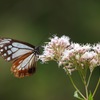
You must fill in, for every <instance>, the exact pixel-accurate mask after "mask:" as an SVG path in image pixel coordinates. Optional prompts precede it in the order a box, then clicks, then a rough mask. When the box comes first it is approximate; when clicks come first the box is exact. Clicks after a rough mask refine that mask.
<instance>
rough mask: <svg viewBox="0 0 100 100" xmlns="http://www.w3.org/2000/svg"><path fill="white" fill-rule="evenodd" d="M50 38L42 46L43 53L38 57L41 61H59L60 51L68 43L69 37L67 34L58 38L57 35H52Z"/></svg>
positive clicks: (61, 51)
mask: <svg viewBox="0 0 100 100" xmlns="http://www.w3.org/2000/svg"><path fill="white" fill-rule="evenodd" d="M50 40H51V41H50V42H48V43H46V45H45V46H43V48H44V51H43V54H42V55H40V57H39V59H40V60H42V62H45V61H49V60H57V61H59V60H60V58H61V56H62V53H63V52H64V51H65V49H66V48H68V47H69V45H70V42H69V37H67V36H62V37H61V38H59V37H58V36H54V37H53V38H50Z"/></svg>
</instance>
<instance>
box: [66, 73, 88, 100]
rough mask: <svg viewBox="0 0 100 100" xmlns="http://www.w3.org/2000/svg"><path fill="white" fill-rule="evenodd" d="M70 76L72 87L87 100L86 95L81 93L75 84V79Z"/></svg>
mask: <svg viewBox="0 0 100 100" xmlns="http://www.w3.org/2000/svg"><path fill="white" fill-rule="evenodd" d="M68 76H69V78H70V81H71V83H72V85H73V87H74V88H75V89H76V91H77V92H78V93H79V94H80V95H81V96H82V98H83V99H84V100H86V98H85V97H84V95H83V94H82V93H81V92H80V90H79V89H78V88H77V87H76V85H75V84H74V81H73V79H72V78H71V76H70V75H69V74H68Z"/></svg>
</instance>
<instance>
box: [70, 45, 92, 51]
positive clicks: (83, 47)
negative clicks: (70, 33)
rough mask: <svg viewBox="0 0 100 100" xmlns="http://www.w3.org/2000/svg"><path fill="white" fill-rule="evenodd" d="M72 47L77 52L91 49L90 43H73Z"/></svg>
mask: <svg viewBox="0 0 100 100" xmlns="http://www.w3.org/2000/svg"><path fill="white" fill-rule="evenodd" d="M71 47H72V48H73V49H74V50H75V51H76V52H80V53H83V52H86V51H89V50H90V49H91V46H90V44H86V45H81V44H79V43H72V44H71Z"/></svg>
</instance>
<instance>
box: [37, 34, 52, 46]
mask: <svg viewBox="0 0 100 100" xmlns="http://www.w3.org/2000/svg"><path fill="white" fill-rule="evenodd" d="M51 35H52V34H51V33H49V34H45V35H44V37H43V38H42V40H41V41H40V42H39V43H38V45H42V44H43V43H42V42H44V41H45V40H47V39H48V38H49V36H51Z"/></svg>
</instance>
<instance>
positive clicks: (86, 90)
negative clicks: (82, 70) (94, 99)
mask: <svg viewBox="0 0 100 100" xmlns="http://www.w3.org/2000/svg"><path fill="white" fill-rule="evenodd" d="M83 80H84V82H83V83H84V87H85V93H86V98H87V99H86V100H88V87H87V83H86V78H85V76H83Z"/></svg>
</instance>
